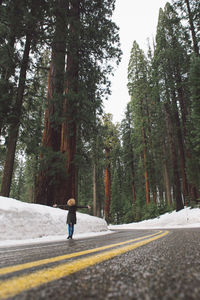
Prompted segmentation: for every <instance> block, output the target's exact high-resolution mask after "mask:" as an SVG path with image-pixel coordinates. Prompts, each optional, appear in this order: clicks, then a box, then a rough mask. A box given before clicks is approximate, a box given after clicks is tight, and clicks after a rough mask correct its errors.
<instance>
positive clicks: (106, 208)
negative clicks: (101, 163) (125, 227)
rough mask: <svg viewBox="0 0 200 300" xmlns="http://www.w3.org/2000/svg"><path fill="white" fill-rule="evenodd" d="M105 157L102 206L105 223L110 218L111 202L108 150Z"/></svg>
mask: <svg viewBox="0 0 200 300" xmlns="http://www.w3.org/2000/svg"><path fill="white" fill-rule="evenodd" d="M105 156H106V168H105V175H104V176H105V177H104V184H105V205H104V216H105V219H106V221H109V216H110V202H111V172H110V149H109V148H106V149H105Z"/></svg>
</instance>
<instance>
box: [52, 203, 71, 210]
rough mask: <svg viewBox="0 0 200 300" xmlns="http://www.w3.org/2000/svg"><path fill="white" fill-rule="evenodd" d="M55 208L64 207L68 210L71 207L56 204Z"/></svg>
mask: <svg viewBox="0 0 200 300" xmlns="http://www.w3.org/2000/svg"><path fill="white" fill-rule="evenodd" d="M53 207H55V208H56V207H58V208H59V207H64V208H66V209H68V207H69V206H68V205H67V204H64V205H58V204H56V203H55V204H54V205H53Z"/></svg>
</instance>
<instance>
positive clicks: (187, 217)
mask: <svg viewBox="0 0 200 300" xmlns="http://www.w3.org/2000/svg"><path fill="white" fill-rule="evenodd" d="M190 227H193V228H194V227H200V209H199V208H193V209H191V208H190V207H185V208H184V209H182V210H180V211H178V212H176V211H173V212H170V213H165V214H164V215H161V216H159V217H157V218H155V219H149V220H144V221H142V222H137V223H130V224H123V225H110V226H108V228H109V229H110V230H112V229H150V228H155V229H157V228H190Z"/></svg>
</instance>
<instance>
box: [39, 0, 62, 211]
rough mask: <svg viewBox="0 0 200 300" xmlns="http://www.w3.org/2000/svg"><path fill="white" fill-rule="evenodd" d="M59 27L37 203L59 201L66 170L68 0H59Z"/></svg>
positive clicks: (57, 24)
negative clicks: (63, 143)
mask: <svg viewBox="0 0 200 300" xmlns="http://www.w3.org/2000/svg"><path fill="white" fill-rule="evenodd" d="M57 2H58V3H57V5H58V6H57V9H56V11H55V15H56V29H55V36H54V40H53V45H52V60H51V65H50V70H49V78H48V91H47V107H46V111H45V121H44V131H43V138H42V146H43V148H44V149H45V150H44V151H43V153H42V154H41V158H42V161H43V164H42V168H41V171H40V173H39V175H38V180H37V185H36V195H35V201H36V203H40V204H45V205H50V206H51V205H52V204H53V203H55V201H57V190H58V188H59V183H60V181H61V177H62V175H63V174H64V171H63V172H59V170H57V169H56V165H57V164H59V163H60V164H61V163H62V160H61V159H62V155H60V144H61V123H62V112H63V91H64V69H65V53H66V8H67V7H66V1H65V0H57Z"/></svg>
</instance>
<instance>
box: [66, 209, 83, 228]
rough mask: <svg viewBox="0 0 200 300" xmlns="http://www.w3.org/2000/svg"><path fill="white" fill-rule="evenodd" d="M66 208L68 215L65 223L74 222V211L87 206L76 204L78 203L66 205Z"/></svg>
mask: <svg viewBox="0 0 200 300" xmlns="http://www.w3.org/2000/svg"><path fill="white" fill-rule="evenodd" d="M66 208H67V210H68V215H67V224H76V211H77V209H78V208H88V207H87V206H78V205H73V206H68V205H67V206H66Z"/></svg>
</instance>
